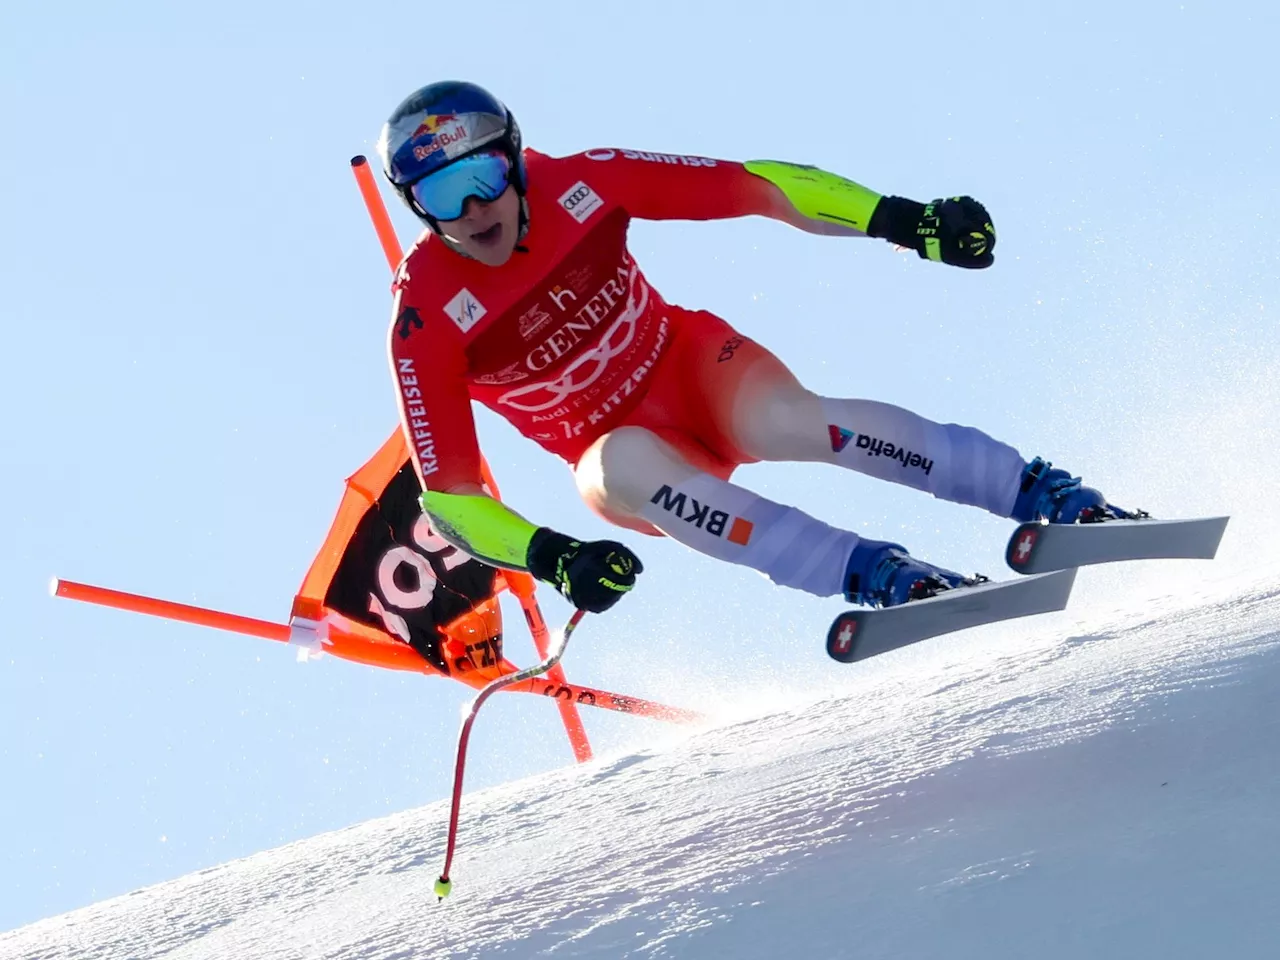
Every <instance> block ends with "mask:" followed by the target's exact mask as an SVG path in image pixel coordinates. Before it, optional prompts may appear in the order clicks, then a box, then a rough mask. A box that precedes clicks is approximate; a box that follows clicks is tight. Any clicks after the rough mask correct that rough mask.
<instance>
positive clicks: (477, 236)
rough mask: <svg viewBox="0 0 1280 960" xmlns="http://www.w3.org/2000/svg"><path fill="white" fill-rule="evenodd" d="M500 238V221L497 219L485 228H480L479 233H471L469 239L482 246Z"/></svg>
mask: <svg viewBox="0 0 1280 960" xmlns="http://www.w3.org/2000/svg"><path fill="white" fill-rule="evenodd" d="M501 238H502V223H501V221H499V222H498V223H495V224H494V225H493V226H492V227H489V228H488V229H487V230H481V231H480V232H479V233H473V234H472V235H471V239H472V240H474V241H475V242H476V243H478V244H480V245H481V246H482V247H491V246H493V245H494V244H496V243H497V242H498V241H499V240H500V239H501Z"/></svg>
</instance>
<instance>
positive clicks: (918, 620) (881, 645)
mask: <svg viewBox="0 0 1280 960" xmlns="http://www.w3.org/2000/svg"><path fill="white" fill-rule="evenodd" d="M1075 578H1076V572H1075V570H1059V571H1055V572H1053V573H1046V574H1041V575H1039V576H1032V577H1023V578H1020V579H1016V580H1001V581H999V582H996V583H982V584H979V585H977V586H975V587H957V588H956V589H954V590H946V591H943V592H942V593H940V594H938V595H937V596H936V597H929V598H927V599H925V600H912V601H910V602H908V603H904V604H901V605H899V606H896V607H882V608H878V609H866V610H849V611H847V612H845V613H842V614H840V616H838V617H836V619H835V621H834V622H833V623H832V624H831V629H830V630H828V631H827V653H828V654H829V655H830V656H831V658H832V659H833V660H839V661H840V662H841V663H854V662H856V661H858V660H866V659H867V658H868V657H874V656H876V655H877V654H881V653H887V652H888V651H890V650H897V649H898V648H899V647H905V646H908V645H909V644H912V643H919V642H920V641H921V640H928V639H929V638H930V637H937V636H941V635H942V634H945V633H953V632H955V631H956V630H967V629H969V628H970V627H980V626H983V625H985V624H988V623H999V622H1000V621H1001V620H1012V619H1015V618H1018V617H1030V616H1034V615H1035V614H1037V613H1053V612H1054V611H1057V610H1062V609H1064V608H1065V607H1066V605H1067V599H1068V598H1069V597H1070V596H1071V587H1072V585H1073V584H1074V583H1075Z"/></svg>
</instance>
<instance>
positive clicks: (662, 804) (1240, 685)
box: [0, 578, 1280, 960]
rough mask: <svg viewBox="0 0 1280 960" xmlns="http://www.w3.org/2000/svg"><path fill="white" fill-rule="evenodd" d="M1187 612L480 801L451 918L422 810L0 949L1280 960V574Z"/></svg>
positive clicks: (880, 669)
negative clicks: (439, 890)
mask: <svg viewBox="0 0 1280 960" xmlns="http://www.w3.org/2000/svg"><path fill="white" fill-rule="evenodd" d="M1199 599H1200V601H1201V602H1200V603H1199V604H1197V605H1193V603H1192V602H1191V598H1186V597H1184V598H1182V600H1180V601H1179V604H1180V605H1178V606H1174V605H1173V604H1172V602H1170V603H1169V604H1166V605H1163V606H1159V607H1156V606H1153V607H1149V608H1147V609H1145V610H1144V611H1129V612H1114V613H1112V614H1109V615H1107V616H1108V617H1109V619H1107V620H1105V621H1104V620H1094V621H1090V622H1089V623H1088V624H1087V626H1086V625H1082V624H1077V625H1076V628H1075V629H1074V630H1065V631H1064V630H1061V629H1058V630H1057V632H1054V631H1053V630H1051V629H1048V628H1045V627H1044V626H1042V625H1041V626H1037V625H1035V624H1033V625H1031V626H1030V628H1029V629H1024V630H1023V631H1022V632H1021V633H1020V634H1019V633H1017V632H1016V630H1015V631H1014V632H1011V631H1009V630H1005V631H1002V632H999V633H995V632H988V633H986V634H969V635H966V637H964V638H961V639H958V640H954V641H946V640H942V641H935V642H933V643H931V644H925V645H922V646H921V647H919V648H916V649H914V650H910V651H902V652H900V653H898V654H893V655H889V656H887V657H884V658H881V659H880V660H879V661H871V662H868V663H866V664H864V665H862V666H860V667H856V668H852V669H857V670H859V671H861V672H860V674H859V675H858V678H857V681H856V683H855V685H854V689H853V694H852V695H843V696H841V697H840V698H838V699H822V700H815V701H812V702H809V703H806V704H802V705H798V706H796V707H793V708H791V709H788V710H785V711H782V712H776V713H771V714H768V715H763V716H755V717H752V718H746V719H739V720H737V721H733V722H727V723H725V724H724V725H722V726H720V727H717V728H715V729H712V730H705V731H701V732H698V733H695V734H693V735H692V736H688V737H687V738H686V739H684V740H682V741H677V742H675V743H669V744H667V745H666V746H664V747H663V748H661V749H658V748H655V749H654V750H653V751H651V752H642V753H636V754H632V755H627V756H622V757H614V758H610V759H607V760H604V761H601V762H598V763H596V764H594V765H591V766H588V767H583V768H576V769H564V770H559V771H556V772H554V773H550V774H547V775H545V776H541V777H537V778H534V779H532V780H527V781H524V782H521V783H516V784H510V785H507V786H504V787H501V788H499V789H494V790H490V791H487V792H484V793H481V794H476V795H472V796H469V797H468V798H467V801H466V803H465V804H464V808H463V820H462V832H461V847H460V854H459V858H458V861H457V863H456V865H455V870H454V880H455V891H454V894H453V896H452V897H451V898H450V900H449V901H447V902H446V903H444V904H437V903H436V901H435V898H434V896H433V895H432V882H433V881H434V879H435V877H436V874H437V872H438V870H439V866H440V858H441V852H442V843H443V827H444V821H445V814H446V809H445V807H444V806H443V805H442V804H434V805H432V806H430V807H426V808H423V809H420V810H414V811H411V812H409V813H405V814H402V815H398V816H394V817H388V818H386V819H382V820H378V821H375V822H371V823H367V824H363V825H360V826H358V827H355V828H352V829H349V830H344V831H341V832H338V833H333V834H329V835H326V836H321V837H317V838H315V839H312V840H308V841H306V842H302V843H297V844H294V845H292V846H288V847H284V848H281V849H278V850H273V851H270V852H266V853H262V854H260V855H257V856H254V857H250V858H248V859H245V860H241V861H238V862H235V863H230V864H226V865H223V866H221V867H217V868H215V869H211V870H206V871H204V872H202V873H200V874H196V875H192V876H189V877H186V878H183V879H181V880H178V881H175V882H172V883H167V884H163V885H160V886H157V887H153V888H151V889H147V890H143V891H139V892H137V893H134V894H132V895H130V896H126V897H121V898H117V899H115V900H111V901H107V902H104V903H101V904H98V905H96V906H93V907H90V908H88V909H84V910H80V911H77V912H75V913H72V914H68V915H66V916H63V917H58V918H54V919H51V920H47V921H43V922H40V923H37V924H33V925H31V926H28V927H25V928H22V929H20V930H17V931H14V932H12V933H9V934H3V935H0V957H3V958H6V960H7V958H19V957H21V958H24V960H36V958H39V960H53V958H63V957H66V958H75V960H95V958H102V960H105V958H111V960H117V958H120V960H122V958H137V960H141V958H150V957H161V956H163V957H166V958H169V960H194V958H219V960H223V958H233V957H234V958H238V960H248V958H259V957H261V958H268V957H269V958H273V960H285V958H319V957H325V958H350V960H354V958H362V960H391V958H411V957H412V958H419V957H421V958H428V957H542V956H547V957H566V958H567V957H598V958H621V957H637V958H665V957H733V958H770V960H774V958H779V957H793V956H794V957H804V958H806V960H818V958H838V957H858V958H865V960H872V958H889V957H893V958H930V957H944V958H947V960H963V958H983V960H991V958H1001V957H1010V958H1013V957H1019V958H1021V957H1032V956H1034V957H1037V958H1043V960H1054V958H1067V957H1070V958H1073V960H1076V958H1084V957H1088V958H1095V960H1096V958H1111V957H1115V958H1120V957H1124V958H1135V957H1160V958H1164V960H1169V958H1183V957H1186V958H1193V957H1194V958H1200V957H1232V958H1251V957H1258V958H1262V957H1276V956H1280V908H1278V907H1277V899H1278V896H1280V879H1278V876H1280V866H1278V864H1280V816H1278V815H1277V811H1280V580H1276V579H1274V578H1273V579H1270V580H1269V581H1266V582H1263V583H1261V584H1258V585H1254V586H1246V585H1244V584H1236V585H1234V586H1232V587H1230V588H1229V592H1228V593H1221V594H1220V595H1218V596H1216V597H1201V598H1199ZM1077 615H1078V612H1077ZM1055 622H1059V621H1055ZM949 643H950V644H951V646H950V647H948V646H947V644H949ZM480 722H481V723H483V722H484V718H483V714H482V716H481V721H480Z"/></svg>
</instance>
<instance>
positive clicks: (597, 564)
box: [526, 527, 644, 613]
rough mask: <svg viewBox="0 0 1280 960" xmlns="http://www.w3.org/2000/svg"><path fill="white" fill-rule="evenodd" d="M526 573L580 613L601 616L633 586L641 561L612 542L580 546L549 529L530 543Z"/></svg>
mask: <svg viewBox="0 0 1280 960" xmlns="http://www.w3.org/2000/svg"><path fill="white" fill-rule="evenodd" d="M526 565H527V566H528V568H529V572H530V573H531V574H533V575H534V576H535V577H537V578H538V579H539V580H542V581H544V582H546V583H549V584H551V585H552V586H553V587H555V588H556V589H557V590H559V591H560V593H561V594H562V595H563V596H564V598H565V599H566V600H568V601H569V602H570V603H572V604H573V605H574V606H575V607H577V608H578V609H579V610H585V611H587V612H588V613H604V612H605V611H606V610H608V609H609V608H610V607H612V606H613V605H614V604H615V603H617V602H618V601H619V600H621V599H622V597H623V594H625V593H627V592H628V591H629V590H630V589H631V588H632V587H634V586H635V584H636V575H637V574H639V573H640V572H642V571H643V570H644V567H643V566H642V565H641V563H640V558H639V557H637V556H636V555H635V554H634V553H632V552H631V551H630V550H628V549H627V548H626V547H624V546H623V545H622V544H620V543H615V542H614V541H612V540H591V541H588V542H587V543H581V542H580V541H578V540H573V539H570V538H569V537H566V536H565V535H564V534H562V533H556V532H555V531H554V530H552V529H550V528H549V527H539V528H538V529H537V531H536V532H535V533H534V535H533V539H532V540H530V541H529V552H528V557H527V564H526Z"/></svg>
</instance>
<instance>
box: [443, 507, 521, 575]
mask: <svg viewBox="0 0 1280 960" xmlns="http://www.w3.org/2000/svg"><path fill="white" fill-rule="evenodd" d="M420 502H421V503H422V509H423V511H424V512H425V513H426V514H427V516H429V517H430V518H431V526H432V528H433V529H434V530H435V532H436V533H438V534H439V535H440V536H441V537H443V538H444V540H445V541H446V542H447V543H449V544H451V545H452V546H455V547H457V548H458V549H459V550H461V551H462V552H463V553H465V554H468V555H469V556H472V557H475V558H476V559H477V560H479V561H480V562H481V563H487V564H490V565H491V566H495V567H501V568H502V569H504V570H525V571H527V570H528V569H529V567H528V562H529V561H528V553H529V541H530V540H532V539H533V534H534V531H536V530H537V529H538V528H537V527H535V526H534V525H533V524H532V523H530V522H529V521H528V520H526V519H525V518H524V517H522V516H520V514H518V513H516V512H515V511H514V510H512V509H511V508H510V507H508V506H507V505H506V504H504V503H501V502H500V501H498V500H495V499H493V498H492V497H486V496H484V495H482V494H456V493H440V492H438V491H435V490H428V491H426V492H425V493H424V494H423V495H422V497H421V498H420Z"/></svg>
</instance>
